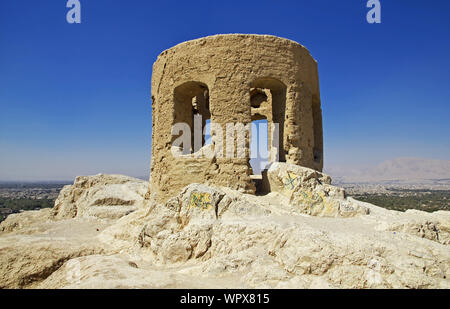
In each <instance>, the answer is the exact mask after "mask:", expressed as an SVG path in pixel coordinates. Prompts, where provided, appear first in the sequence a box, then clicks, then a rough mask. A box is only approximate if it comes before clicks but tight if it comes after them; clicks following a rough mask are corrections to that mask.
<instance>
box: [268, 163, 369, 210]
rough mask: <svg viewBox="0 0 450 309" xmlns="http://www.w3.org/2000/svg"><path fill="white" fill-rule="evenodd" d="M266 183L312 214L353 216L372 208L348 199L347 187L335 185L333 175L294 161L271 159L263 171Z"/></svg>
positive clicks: (294, 205)
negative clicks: (273, 160)
mask: <svg viewBox="0 0 450 309" xmlns="http://www.w3.org/2000/svg"><path fill="white" fill-rule="evenodd" d="M263 187H264V188H263V190H265V191H267V192H278V193H280V194H282V195H284V196H286V197H288V198H289V203H290V205H291V206H292V210H293V211H296V212H301V213H305V214H308V215H312V216H321V217H353V216H357V215H362V214H368V212H369V209H368V208H366V207H364V206H362V205H360V204H358V203H355V202H353V201H352V200H349V199H347V198H346V194H345V191H344V189H342V188H339V187H336V186H332V185H331V177H330V176H328V175H325V174H323V173H321V172H318V171H316V170H313V169H310V168H306V167H302V166H298V165H294V164H289V163H281V162H275V163H271V164H270V166H269V168H268V169H267V170H265V171H264V172H263Z"/></svg>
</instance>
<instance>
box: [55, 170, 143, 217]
mask: <svg viewBox="0 0 450 309" xmlns="http://www.w3.org/2000/svg"><path fill="white" fill-rule="evenodd" d="M147 189H148V182H146V181H143V180H140V179H136V178H132V177H127V176H122V175H104V174H99V175H95V176H79V177H77V178H76V179H75V182H74V184H73V185H69V186H65V187H64V188H63V189H62V190H61V192H60V194H59V196H58V198H57V199H56V201H55V206H54V208H53V217H54V218H55V219H67V218H75V217H97V218H103V219H118V218H121V217H123V216H126V215H128V214H130V213H131V212H133V211H135V210H137V209H139V208H141V207H142V206H143V203H144V196H145V194H146V192H147Z"/></svg>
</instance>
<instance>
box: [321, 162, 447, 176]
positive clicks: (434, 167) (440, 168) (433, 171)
mask: <svg viewBox="0 0 450 309" xmlns="http://www.w3.org/2000/svg"><path fill="white" fill-rule="evenodd" d="M325 173H327V174H329V175H330V176H332V178H333V180H335V181H337V182H385V181H420V180H430V179H433V180H436V179H448V180H450V160H436V159H424V158H396V159H393V160H388V161H384V162H382V163H381V164H379V165H377V166H331V167H329V168H326V169H325Z"/></svg>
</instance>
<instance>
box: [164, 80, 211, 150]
mask: <svg viewBox="0 0 450 309" xmlns="http://www.w3.org/2000/svg"><path fill="white" fill-rule="evenodd" d="M174 100H175V102H174V105H175V109H174V123H173V124H176V123H186V124H187V125H188V126H189V128H190V130H191V145H190V149H183V153H193V152H196V151H198V150H199V149H200V148H201V147H202V146H204V145H205V136H204V134H203V131H204V128H205V125H206V121H207V120H208V119H211V112H210V110H209V90H208V86H206V84H204V83H200V82H196V81H189V82H186V83H183V84H181V85H180V86H178V87H176V88H175V90H174ZM196 136H197V139H196V138H195V137H196ZM200 136H201V137H200ZM176 138H177V136H173V137H172V141H173V140H174V139H176ZM183 147H186V145H183Z"/></svg>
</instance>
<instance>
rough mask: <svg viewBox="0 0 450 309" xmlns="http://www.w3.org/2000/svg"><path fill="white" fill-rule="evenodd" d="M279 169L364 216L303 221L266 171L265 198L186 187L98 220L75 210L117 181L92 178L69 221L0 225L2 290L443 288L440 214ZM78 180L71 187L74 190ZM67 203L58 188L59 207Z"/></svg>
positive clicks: (446, 283)
mask: <svg viewBox="0 0 450 309" xmlns="http://www.w3.org/2000/svg"><path fill="white" fill-rule="evenodd" d="M282 168H289V169H288V171H290V172H291V171H292V172H294V173H296V174H297V175H299V176H300V177H301V181H302V183H303V185H299V186H298V187H296V189H295V190H297V191H295V190H294V192H301V191H303V192H323V193H324V194H325V192H326V193H327V195H325V197H326V198H328V199H330V200H331V201H333V200H338V201H340V202H342V201H346V202H348V203H350V204H351V205H353V206H354V207H355V209H361V210H364V211H362V212H361V213H357V212H356V213H355V214H354V215H352V216H343V215H342V212H340V208H337V211H336V212H335V213H334V214H333V216H325V215H324V214H323V213H319V214H318V215H317V214H316V213H312V212H311V213H309V214H308V213H307V212H305V211H303V210H302V209H301V208H300V209H299V208H296V207H297V206H296V205H298V204H294V202H295V199H294V197H295V194H291V195H289V194H287V193H286V192H283V191H282V190H283V187H282V185H281V183H280V180H279V177H278V176H276V175H277V173H275V172H274V169H272V172H273V173H272V176H270V175H269V177H272V179H269V180H270V185H271V190H272V192H270V193H268V194H266V195H264V196H255V195H249V194H244V193H241V192H239V191H236V190H232V189H230V188H226V187H213V186H207V185H203V184H191V185H189V186H187V187H185V188H184V189H183V190H181V192H180V193H179V194H178V195H176V196H174V197H172V198H171V199H169V200H168V201H166V202H164V203H159V202H157V201H155V200H143V201H142V205H141V207H140V208H139V209H137V210H136V211H134V212H132V213H130V214H128V215H126V216H123V217H121V218H120V219H114V220H105V219H100V218H98V217H94V216H88V215H79V214H80V213H81V214H83V213H85V211H86V209H83V207H84V206H83V205H89V206H88V207H97V206H95V204H96V201H104V200H105V196H107V195H106V194H102V193H101V192H100V191H101V190H100V189H101V188H102V187H103V188H104V189H106V188H108V187H109V188H111V187H110V186H111V185H117V183H114V184H112V183H106V184H104V185H101V184H100V183H97V184H94V183H92V182H91V184H89V185H86V188H84V189H83V190H85V191H84V192H83V193H82V194H81V196H83V197H84V200H90V202H89V203H86V204H79V203H78V201H80V199H77V202H76V203H75V204H76V207H79V206H80V205H81V208H80V211H77V216H75V218H69V219H61V218H59V219H58V220H53V219H52V218H51V215H50V214H49V213H47V214H46V212H45V211H44V212H36V213H27V212H25V213H23V214H22V216H23V217H24V218H29V219H28V221H27V222H28V223H27V226H24V225H23V224H22V225H20V224H19V223H17V224H14V221H16V220H17V218H18V217H16V218H15V217H12V218H11V219H9V220H7V221H5V222H4V223H8V222H9V223H8V224H7V225H3V224H4V223H2V226H3V227H5V229H4V231H3V232H2V233H1V234H0V265H1V266H0V287H3V288H36V287H37V288H167V287H171V288H208V287H209V288H220V287H222V288H236V287H239V288H449V287H450V280H449V279H448V278H449V275H450V251H449V250H448V235H449V234H448V226H449V225H450V212H447V211H439V212H436V213H431V214H428V213H424V212H420V211H407V212H406V213H401V212H397V211H390V210H386V209H383V208H380V207H376V206H374V205H371V204H367V203H362V202H359V201H356V200H354V199H352V198H351V197H345V195H342V194H343V191H340V190H339V188H335V187H332V186H331V185H330V180H329V178H327V176H325V175H323V174H321V173H317V172H316V173H313V172H311V171H310V170H303V169H292V168H291V167H289V166H284V167H280V168H278V170H279V171H283V170H282ZM269 170H270V169H269ZM275 170H276V169H275ZM95 177H97V176H95ZM95 177H94V178H93V179H91V181H93V180H94V179H98V178H95ZM111 181H112V180H111ZM88 182H89V180H88ZM78 183H79V185H77V186H74V188H73V191H72V192H75V191H76V190H75V188H78V189H79V188H83V185H81V183H82V181H80V182H78ZM126 183H128V182H125V184H126ZM277 186H278V187H277ZM143 187H144V192H145V187H146V186H145V185H144V186H143ZM91 188H95V190H93V191H92V192H89V191H90V190H91ZM108 192H110V191H108ZM108 195H109V196H111V195H110V194H108ZM100 196H101V197H102V198H93V197H100ZM87 197H89V198H87ZM66 199H67V200H66ZM122 199H123V200H130V199H129V198H126V199H125V198H122ZM81 200H83V199H81ZM71 201H72V195H67V194H66V193H64V192H62V194H61V195H60V197H59V203H60V204H59V205H62V204H64V205H70V204H71V203H72V202H71ZM293 201H294V202H293ZM98 203H100V202H98ZM108 203H109V202H108ZM304 207H306V206H304ZM336 207H338V206H336ZM339 207H341V205H340V204H339ZM77 209H78V208H77ZM39 218H41V219H39ZM49 218H50V219H49ZM24 222H25V221H24ZM13 226H14V227H13ZM7 227H13V228H7Z"/></svg>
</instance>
